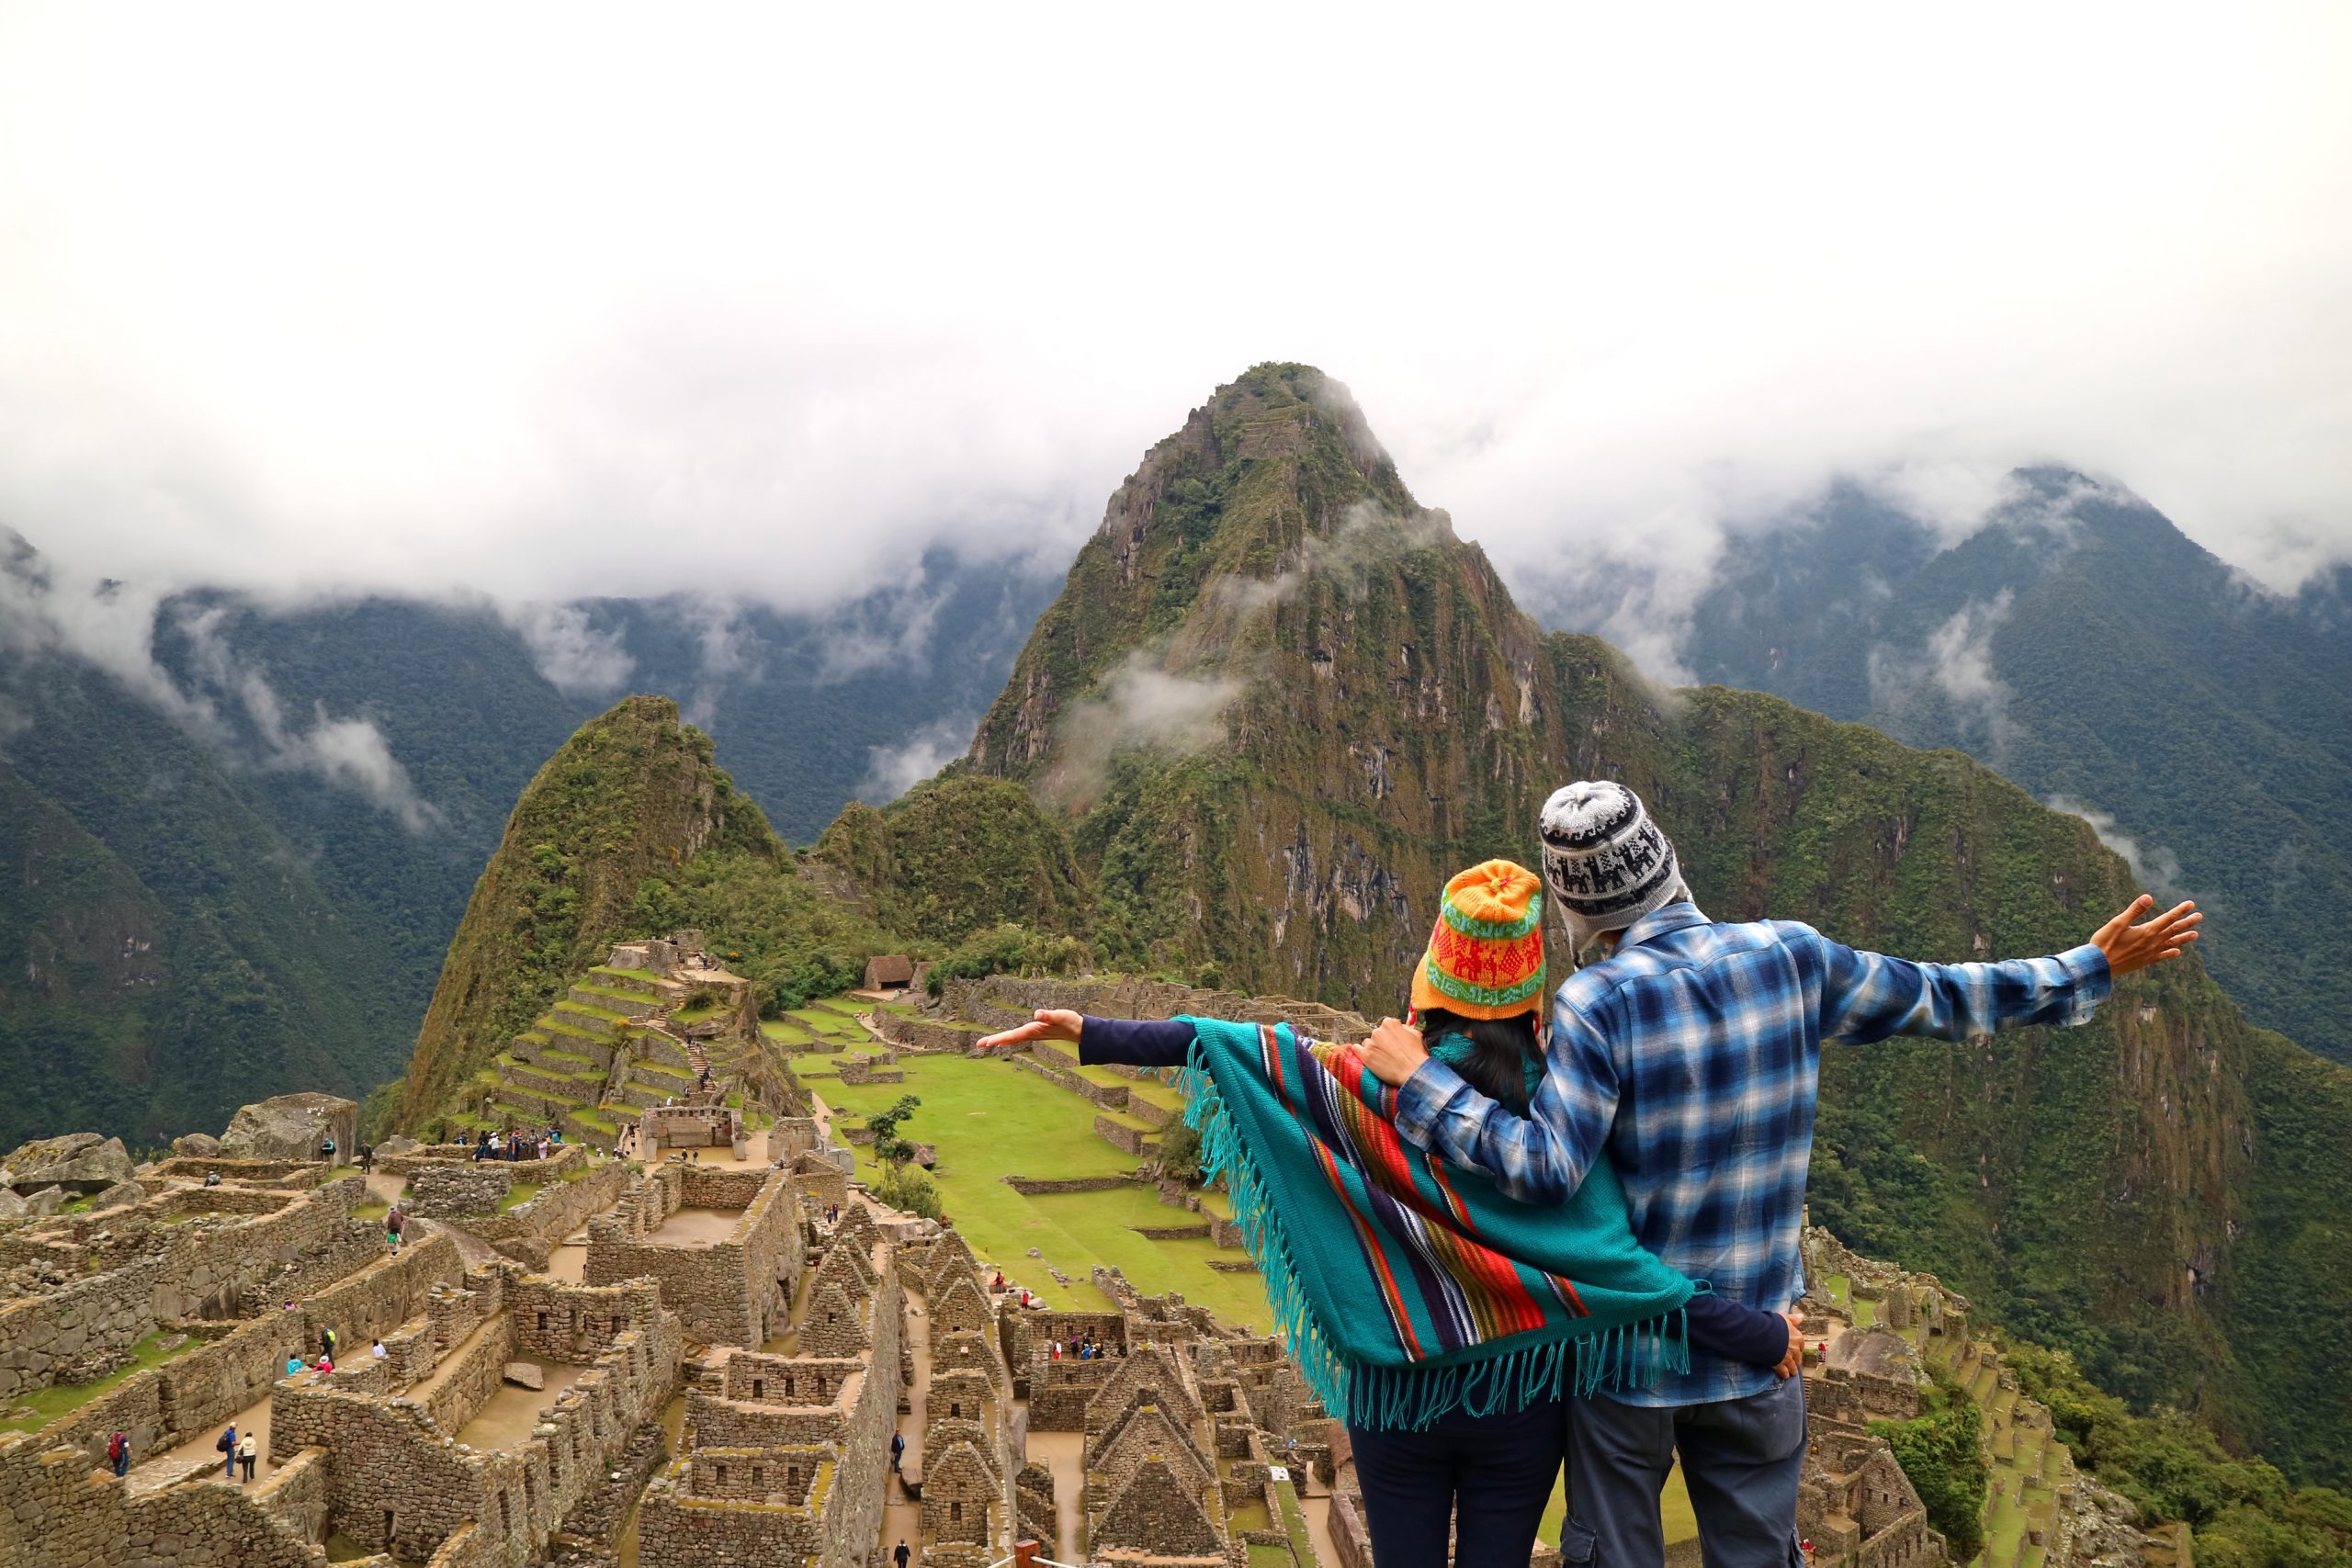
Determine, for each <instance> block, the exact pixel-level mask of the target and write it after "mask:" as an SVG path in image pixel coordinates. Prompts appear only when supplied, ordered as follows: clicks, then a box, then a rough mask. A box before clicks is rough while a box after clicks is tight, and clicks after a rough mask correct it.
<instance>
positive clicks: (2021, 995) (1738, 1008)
mask: <svg viewBox="0 0 2352 1568" xmlns="http://www.w3.org/2000/svg"><path fill="white" fill-rule="evenodd" d="M1541 829H1542V835H1543V840H1544V880H1545V882H1546V884H1547V886H1548V887H1549V889H1550V891H1551V894H1552V897H1553V904H1554V907H1555V908H1556V909H1557V910H1558V911H1559V913H1560V915H1561V916H1562V918H1563V919H1564V921H1565V923H1566V928H1567V937H1568V942H1569V946H1570V950H1571V952H1572V953H1576V954H1577V956H1578V957H1581V956H1582V954H1583V952H1584V950H1585V949H1587V948H1589V947H1590V946H1592V945H1593V944H1594V943H1595V942H1605V943H1607V944H1608V946H1609V948H1610V953H1609V955H1608V956H1607V957H1606V958H1605V959H1604V960H1603V961H1601V962H1600V963H1597V964H1592V965H1590V966H1589V967H1585V968H1580V969H1578V970H1577V971H1575V972H1574V973H1572V974H1571V975H1570V976H1568V977H1567V979H1566V981H1565V982H1564V983H1563V984H1562V985H1561V986H1560V987H1559V990H1558V993H1557V995H1556V996H1555V998H1554V1000H1553V1007H1552V1027H1551V1031H1550V1037H1549V1041H1548V1043H1547V1046H1546V1055H1547V1065H1548V1070H1547V1071H1546V1072H1545V1073H1544V1077H1543V1080H1542V1083H1541V1085H1540V1087H1539V1088H1538V1089H1537V1090H1536V1092H1535V1093H1534V1094H1533V1096H1532V1100H1531V1102H1530V1103H1529V1104H1528V1105H1527V1106H1525V1107H1516V1106H1512V1105H1509V1104H1506V1103H1501V1102H1498V1100H1497V1099H1496V1098H1495V1097H1494V1096H1493V1094H1492V1093H1491V1091H1488V1090H1485V1089H1482V1088H1481V1087H1480V1086H1478V1085H1476V1084H1475V1083H1473V1082H1471V1081H1469V1079H1468V1078H1467V1077H1465V1076H1464V1074H1463V1073H1461V1072H1460V1071H1458V1070H1457V1069H1456V1068H1455V1067H1453V1066H1450V1065H1448V1064H1447V1063H1446V1062H1445V1061H1444V1060H1442V1059H1440V1058H1438V1057H1435V1056H1433V1055H1431V1053H1430V1052H1429V1051H1428V1050H1427V1049H1425V1048H1424V1044H1423V1042H1422V1039H1421V1036H1420V1034H1419V1032H1417V1031H1415V1030H1414V1029H1412V1028H1411V1027H1410V1026H1408V1025H1407V1024H1404V1023H1401V1022H1398V1021H1396V1020H1393V1019H1391V1020H1385V1021H1383V1022H1382V1024H1381V1025H1380V1027H1379V1029H1378V1030H1377V1031H1375V1032H1374V1035H1373V1037H1372V1039H1371V1041H1370V1042H1369V1043H1367V1044H1366V1046H1365V1048H1364V1060H1365V1063H1366V1065H1367V1066H1368V1067H1369V1068H1370V1069H1371V1071H1372V1072H1373V1074H1374V1076H1375V1077H1378V1078H1379V1080H1380V1081H1381V1082H1383V1083H1385V1084H1387V1085H1389V1086H1390V1087H1391V1088H1393V1089H1395V1090H1396V1101H1397V1119H1396V1126H1397V1134H1398V1135H1399V1136H1401V1137H1402V1138H1403V1139H1404V1140H1405V1141H1406V1142H1407V1143H1408V1144H1409V1145H1412V1146H1413V1147H1415V1148H1417V1149H1420V1150H1425V1151H1427V1152H1428V1153H1429V1154H1430V1155H1431V1156H1437V1157H1441V1158H1442V1159H1444V1160H1445V1161H1446V1162H1447V1164H1448V1165H1450V1166H1454V1167H1458V1168H1463V1169H1465V1170H1472V1171H1477V1172H1480V1173H1482V1174H1483V1175H1485V1176H1486V1177H1487V1179H1490V1180H1492V1181H1493V1182H1494V1183H1495V1184H1496V1185H1497V1186H1498V1187H1499V1188H1501V1189H1502V1190H1504V1191H1505V1192H1508V1193H1510V1195H1511V1196H1513V1197H1515V1198H1519V1199H1521V1200H1524V1201H1528V1202H1532V1203H1558V1202H1563V1201H1573V1198H1574V1196H1575V1194H1576V1193H1577V1191H1578V1190H1579V1188H1581V1187H1582V1186H1584V1185H1585V1184H1586V1183H1587V1182H1588V1181H1589V1179H1590V1177H1591V1176H1592V1175H1594V1174H1597V1173H1598V1172H1600V1171H1602V1170H1607V1169H1611V1168H1613V1170H1614V1171H1615V1173H1616V1180H1615V1181H1614V1182H1612V1184H1611V1185H1612V1186H1615V1185H1617V1184H1618V1183H1622V1185H1623V1201H1625V1202H1626V1203H1627V1204H1629V1205H1630V1212H1631V1215H1632V1219H1633V1224H1634V1234H1635V1235H1636V1236H1637V1237H1638V1238H1639V1239H1640V1240H1641V1242H1642V1245H1643V1246H1644V1247H1647V1248H1648V1249H1650V1250H1651V1251H1653V1252H1655V1253H1657V1255H1658V1256H1659V1257H1660V1258H1664V1259H1665V1261H1666V1262H1667V1263H1668V1264H1669V1265H1671V1266H1672V1267H1674V1268H1676V1269H1679V1270H1681V1271H1682V1272H1684V1273H1686V1274H1690V1275H1693V1276H1698V1277H1702V1278H1704V1279H1706V1280H1708V1281H1709V1282H1710V1283H1711V1284H1712V1285H1713V1289H1714V1292H1715V1294H1716V1296H1717V1297H1718V1298H1719V1299H1727V1300H1730V1301H1733V1302H1738V1303H1746V1304H1747V1305H1749V1306H1754V1307H1769V1308H1781V1307H1785V1306H1787V1305H1789V1304H1790V1303H1793V1302H1795V1301H1796V1300H1797V1299H1798V1298H1799V1297H1800V1296H1801V1295H1802V1294H1803V1293H1804V1289H1805V1280H1804V1270H1803V1265H1802V1262H1801V1259H1800V1257H1799V1250H1798V1244H1799V1238H1800V1233H1801V1231H1802V1229H1803V1225H1804V1188H1805V1171H1806V1167H1807V1163H1808V1159H1809V1156H1810V1154H1811V1151H1812V1146H1813V1124H1814V1104H1815V1086H1816V1076H1817V1073H1818V1070H1819V1066H1820V1052H1821V1046H1822V1043H1823V1042H1825V1041H1843V1042H1847V1043H1853V1044H1867V1043H1872V1042H1875V1041H1880V1040H1884V1039H1887V1038H1889V1037H1890V1036H1893V1035H1896V1034H1914V1035H1928V1036H1931V1037H1934V1038H1938V1039H1944V1040H1966V1039H1971V1038H1973V1037H1975V1036H1977V1035H1982V1034H1989V1033H1991V1032H1993V1031H1995V1030H1996V1029H2007V1028H2016V1027H2019V1026H2023V1025H2029V1024H2076V1023H2081V1022H2084V1021H2086V1020H2088V1019H2089V1017H2090V1016H2091V1014H2092V1012H2093V1010H2095V1009H2096V1008H2097V1007H2098V1003H2099V1002H2100V1001H2101V1000H2102V999H2103V998H2105V997H2106V996H2107V994H2108V991H2109V987H2111V986H2112V984H2113V983H2114V981H2115V980H2116V979H2118V978H2120V976H2125V975H2128V974H2131V972H2132V971H2134V970H2136V969H2141V968H2144V967H2145V966H2147V965H2148V964H2158V963H2162V962H2164V961H2165V960H2167V959H2171V958H2177V957H2178V956H2179V955H2180V954H2181V953H2183V952H2184V951H2186V950H2187V948H2188V945H2189V944H2190V943H2192V942H2195V941H2196V940H2197V931H2196V927H2197V924H2198V922H2199V919H2201V918H2202V917H2200V916H2199V914H2198V913H2197V912H2196V907H2195V906H2194V905H2193V904H2188V903H2183V904H2181V905H2179V906H2177V908H2173V909H2170V910H2167V911H2165V913H2163V914H2161V915H2157V916H2155V917H2154V918H2153V919H2146V920H2144V921H2142V923H2139V924H2134V923H2133V922H2134V921H2135V920H2140V919H2141V917H2142V916H2143V915H2145V914H2147V912H2148V910H2149V908H2150V907H2151V905H2152V904H2153V902H2154V901H2153V900H2152V899H2150V898H2148V897H2145V896H2144V895H2143V896H2142V897H2139V898H2138V899H2136V900H2134V901H2133V903H2132V904H2131V907H2130V908H2127V909H2126V910H2124V912H2123V913H2122V914H2120V915H2118V916H2116V917H2115V919H2111V920H2109V921H2108V922H2107V923H2106V924H2105V925H2103V926H2101V927H2100V928H2099V929H2098V931H2097V932H2096V933H2094V934H2093V936H2092V937H2091V939H2090V940H2089V941H2088V942H2085V943H2083V944H2082V945H2081V946H2079V947H2075V948H2073V949H2071V950H2069V951H2068V952H2065V953H2059V954H2057V955H2055V956H2053V957H2048V958H2034V959H2018V960H2011V961H2009V962H2007V963H1997V964H1914V963H1909V962H1906V961H1905V960H1903V959H1899V958H1889V957H1885V956H1883V955H1882V954H1879V953H1860V952H1857V951H1855V950H1854V949H1852V948H1849V947H1846V946H1843V945H1841V944H1839V943H1838V942H1832V941H1830V940H1829V939H1828V938H1826V937H1825V936H1823V935H1822V934H1821V933H1820V932H1818V931H1815V930H1813V929H1812V928H1811V927H1809V926H1805V925H1801V924H1798V923H1796V922H1794V921H1788V920H1757V921H1749V922H1744V923H1736V924H1723V923H1717V922H1715V921H1713V920H1710V919H1708V918H1707V917H1706V916H1705V915H1703V914H1702V913H1701V912H1700V910H1699V908H1698V906H1697V905H1696V904H1695V903H1693V902H1692V900H1691V890H1690V888H1689V886H1687V885H1686V884H1685V883H1684V881H1683V877H1682V873H1681V868H1680V863H1679V861H1678V860H1677V858H1676V856H1675V852H1674V846H1673V845H1672V844H1671V843H1670V842H1669V841H1668V840H1667V837H1666V835H1665V833H1664V832H1663V831H1661V830H1660V829H1659V828H1658V827H1657V824H1656V823H1655V822H1653V821H1652V820H1651V819H1650V818H1649V816H1648V814H1647V812H1646V811H1645V809H1644V808H1643V806H1642V803H1641V800H1640V798H1639V797H1638V796H1636V795H1634V792H1633V791H1632V790H1630V789H1627V788H1626V787H1625V786H1624V785H1623V784H1615V783H1612V782H1608V781H1600V782H1586V783H1579V784H1570V785H1568V786H1567V787H1566V788H1564V789H1562V790H1560V791H1558V792H1557V793H1556V794H1555V795H1553V796H1552V798H1551V799H1550V800H1549V801H1548V802H1546V803H1545V805H1544V812H1543V818H1542V822H1541ZM1677 1453H1679V1456H1680V1459H1681V1465H1682V1473H1683V1478H1684V1480H1685V1482H1686V1483H1688V1485H1689V1488H1690V1494H1691V1508H1692V1511H1693V1512H1694V1513H1695V1514H1696V1515H1697V1516H1698V1524H1699V1540H1700V1550H1701V1551H1702V1554H1703V1555H1704V1556H1705V1558H1706V1560H1707V1562H1708V1564H1709V1568H1750V1565H1759V1568H1760V1565H1762V1564H1768V1563H1769V1564H1771V1565H1772V1568H1784V1565H1785V1564H1787V1563H1788V1562H1792V1561H1793V1560H1794V1559H1793V1557H1792V1553H1793V1552H1794V1551H1795V1550H1796V1545H1797V1537H1796V1506H1797V1485H1798V1480H1799V1476H1800V1472H1802V1469H1803V1467H1804V1455H1805V1420H1804V1380H1803V1379H1801V1378H1790V1379H1782V1380H1779V1381H1775V1379H1774V1378H1773V1376H1772V1375H1771V1373H1770V1371H1767V1370H1765V1369H1763V1368H1761V1367H1758V1366H1754V1365H1742V1364H1740V1363H1739V1362H1738V1361H1737V1360H1736V1359H1732V1358H1728V1357H1725V1356H1724V1355H1722V1354H1720V1353H1717V1352H1714V1351H1713V1350H1712V1348H1710V1347H1707V1346H1705V1345H1703V1344H1701V1345H1694V1347H1693V1349H1692V1353H1691V1361H1690V1367H1689V1369H1688V1370H1687V1371H1676V1372H1673V1373H1671V1374H1669V1375H1668V1376H1667V1377H1665V1378H1663V1379H1662V1380H1660V1381H1659V1382H1657V1385H1656V1386H1654V1387H1651V1388H1634V1387H1622V1386H1621V1387H1618V1388H1614V1389H1603V1390H1601V1391H1600V1397H1599V1398H1596V1399H1593V1400H1590V1401H1588V1402H1585V1404H1582V1405H1581V1406H1579V1407H1578V1408H1577V1409H1576V1410H1575V1411H1574V1412H1572V1414H1571V1416H1570V1418H1569V1421H1568V1423H1567V1470H1568V1496H1569V1498H1570V1499H1571V1503H1570V1511H1569V1515H1568V1517H1567V1521H1566V1525H1565V1526H1564V1535H1563V1540H1562V1542H1561V1545H1562V1549H1563V1555H1564V1557H1565V1558H1566V1560H1567V1561H1568V1562H1582V1561H1586V1560H1588V1559H1589V1557H1590V1556H1591V1555H1592V1552H1593V1550H1594V1547H1595V1544H1596V1542H1598V1543H1600V1555H1601V1557H1602V1559H1603V1560H1604V1561H1607V1562H1610V1563H1611V1564H1612V1568H1657V1564H1660V1563H1662V1562H1664V1559H1665V1550H1666V1549H1665V1542H1664V1539H1663V1531H1662V1529H1661V1526H1660V1523H1659V1517H1658V1496H1659V1493H1660V1490H1661V1488H1662V1487H1663V1486H1664V1484H1665V1482H1666V1476H1667V1470H1668V1464H1669V1463H1670V1462H1671V1461H1672V1459H1673V1457H1674V1455H1676V1454H1677ZM1358 1458H1359V1463H1361V1459H1362V1455H1361V1453H1359V1456H1358Z"/></svg>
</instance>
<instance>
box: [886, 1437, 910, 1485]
mask: <svg viewBox="0 0 2352 1568" xmlns="http://www.w3.org/2000/svg"><path fill="white" fill-rule="evenodd" d="M906 1457H907V1438H906V1434H905V1433H903V1432H893V1433H891V1434H890V1473H891V1474H893V1475H895V1476H898V1477H899V1478H900V1479H902V1480H903V1479H904V1478H905V1476H906V1473H907V1472H905V1471H903V1470H900V1469H899V1461H900V1460H902V1459H904V1458H906Z"/></svg>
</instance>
